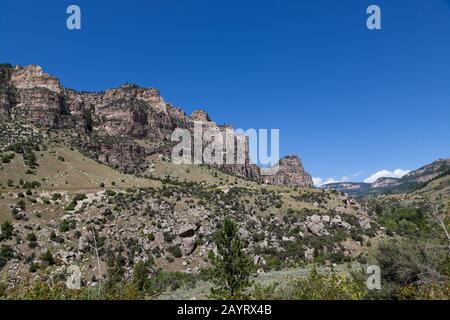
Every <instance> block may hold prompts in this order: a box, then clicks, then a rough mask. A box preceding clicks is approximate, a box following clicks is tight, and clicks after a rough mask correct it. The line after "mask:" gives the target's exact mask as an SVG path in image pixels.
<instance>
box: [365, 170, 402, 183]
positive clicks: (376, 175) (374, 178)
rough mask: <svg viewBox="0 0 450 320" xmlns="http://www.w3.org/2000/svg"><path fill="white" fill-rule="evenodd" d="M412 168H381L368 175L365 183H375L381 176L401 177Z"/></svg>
mask: <svg viewBox="0 0 450 320" xmlns="http://www.w3.org/2000/svg"><path fill="white" fill-rule="evenodd" d="M409 172H410V170H403V169H396V170H394V171H389V170H381V171H378V172H375V173H374V174H372V175H371V176H370V177H368V178H367V179H366V180H364V182H365V183H373V182H375V181H377V180H378V179H380V178H383V177H389V178H401V177H403V176H404V175H405V174H408V173H409Z"/></svg>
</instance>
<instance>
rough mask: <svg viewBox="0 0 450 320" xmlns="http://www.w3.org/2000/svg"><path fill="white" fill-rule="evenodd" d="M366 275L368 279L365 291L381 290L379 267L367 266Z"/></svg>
mask: <svg viewBox="0 0 450 320" xmlns="http://www.w3.org/2000/svg"><path fill="white" fill-rule="evenodd" d="M367 274H368V275H369V277H368V278H367V281H366V286H367V289H369V290H380V289H381V269H380V267H379V266H368V267H367Z"/></svg>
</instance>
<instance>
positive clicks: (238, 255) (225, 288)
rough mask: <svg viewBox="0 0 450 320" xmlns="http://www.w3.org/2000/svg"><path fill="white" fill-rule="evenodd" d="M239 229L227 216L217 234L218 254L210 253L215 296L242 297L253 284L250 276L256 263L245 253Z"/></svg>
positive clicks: (212, 291) (225, 297)
mask: <svg viewBox="0 0 450 320" xmlns="http://www.w3.org/2000/svg"><path fill="white" fill-rule="evenodd" d="M238 231H239V229H238V226H237V225H236V223H234V222H233V221H232V220H231V219H229V218H226V219H225V220H224V223H223V228H222V229H221V230H220V231H219V232H218V233H217V234H216V237H215V244H216V246H217V253H218V254H217V255H216V254H214V253H211V254H210V259H211V263H212V265H213V268H212V270H211V275H212V281H213V284H214V287H213V288H212V289H211V294H212V296H213V297H214V298H218V299H236V298H240V297H241V295H242V292H243V291H244V290H245V289H246V288H247V287H249V286H251V285H252V281H251V280H250V276H251V275H252V274H253V273H254V271H255V265H254V264H253V262H252V260H251V259H250V258H249V257H248V256H247V255H246V254H245V252H244V250H243V243H242V241H241V239H240V238H239V234H238Z"/></svg>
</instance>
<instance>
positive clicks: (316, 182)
mask: <svg viewBox="0 0 450 320" xmlns="http://www.w3.org/2000/svg"><path fill="white" fill-rule="evenodd" d="M361 174H362V172H357V173H353V174H351V175H350V176H343V177H342V178H340V179H335V178H334V177H330V178H328V179H323V178H321V177H314V178H313V183H314V185H315V186H316V187H321V186H323V185H326V184H329V183H336V182H348V181H350V180H352V179H354V178H356V177H358V176H360V175H361Z"/></svg>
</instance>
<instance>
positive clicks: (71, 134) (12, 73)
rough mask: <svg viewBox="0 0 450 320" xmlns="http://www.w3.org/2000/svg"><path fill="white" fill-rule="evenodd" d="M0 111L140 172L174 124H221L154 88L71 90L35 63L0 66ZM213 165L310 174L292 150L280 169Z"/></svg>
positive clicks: (300, 177) (167, 146) (283, 178)
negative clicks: (189, 110) (169, 99)
mask: <svg viewBox="0 0 450 320" xmlns="http://www.w3.org/2000/svg"><path fill="white" fill-rule="evenodd" d="M0 77H1V78H0V80H1V92H0V99H1V100H0V102H1V108H0V114H1V116H2V119H3V120H4V121H8V120H7V119H10V118H13V119H24V120H25V121H26V122H27V123H28V124H32V125H34V126H36V127H38V128H41V129H49V130H59V132H60V133H62V132H64V134H65V135H66V139H67V140H68V143H70V144H71V145H72V146H74V147H76V148H78V149H80V150H82V151H83V153H85V154H86V155H88V156H90V157H93V158H94V159H97V160H99V161H101V162H102V163H105V164H107V165H110V166H112V167H114V168H117V169H119V170H121V171H122V172H126V173H135V174H140V175H145V174H146V173H148V171H147V170H148V169H149V166H150V162H149V161H148V157H149V156H151V155H154V154H160V155H162V156H165V157H169V156H170V152H171V150H172V148H173V146H174V143H173V142H172V141H171V135H172V133H173V131H174V130H175V129H176V128H182V129H188V130H192V128H193V126H194V124H193V123H194V121H199V122H202V123H203V125H204V126H205V127H207V128H211V127H215V128H218V129H220V130H224V129H225V128H228V127H230V126H218V125H216V124H215V123H214V122H213V121H211V119H210V118H209V116H208V114H207V113H206V112H205V111H203V110H197V111H195V112H194V113H193V114H192V115H191V116H187V115H186V114H185V113H184V112H183V111H182V110H181V109H179V108H175V107H173V106H172V105H171V104H169V103H167V102H165V101H164V99H163V98H162V97H161V96H160V94H159V91H158V90H157V89H153V88H141V87H139V86H137V85H132V84H125V85H123V86H121V87H119V88H114V89H110V90H107V91H105V92H99V93H88V92H77V91H74V90H70V89H66V88H64V87H63V86H62V85H61V83H60V82H59V80H58V79H57V78H55V77H53V76H51V75H48V74H46V73H44V71H43V70H42V68H41V67H39V66H36V65H30V66H27V67H24V68H22V67H18V66H17V67H14V68H13V67H12V66H11V65H1V67H0ZM246 152H247V156H246V159H247V161H246V163H245V164H242V165H226V164H225V165H217V168H218V169H220V170H221V171H224V172H226V173H229V174H232V175H237V176H239V177H243V178H246V179H251V180H254V181H263V180H264V182H266V183H269V184H278V185H290V186H299V187H312V186H313V183H312V179H311V176H310V175H309V174H308V173H307V172H305V170H304V169H303V166H302V164H301V161H300V159H299V158H298V157H296V156H289V157H286V158H285V159H283V160H282V161H281V162H280V164H281V170H280V171H279V173H278V174H277V175H276V176H274V177H271V178H264V179H263V178H262V176H261V174H260V169H259V168H258V167H257V166H256V165H254V164H252V163H250V161H249V157H248V148H247V150H246Z"/></svg>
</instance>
